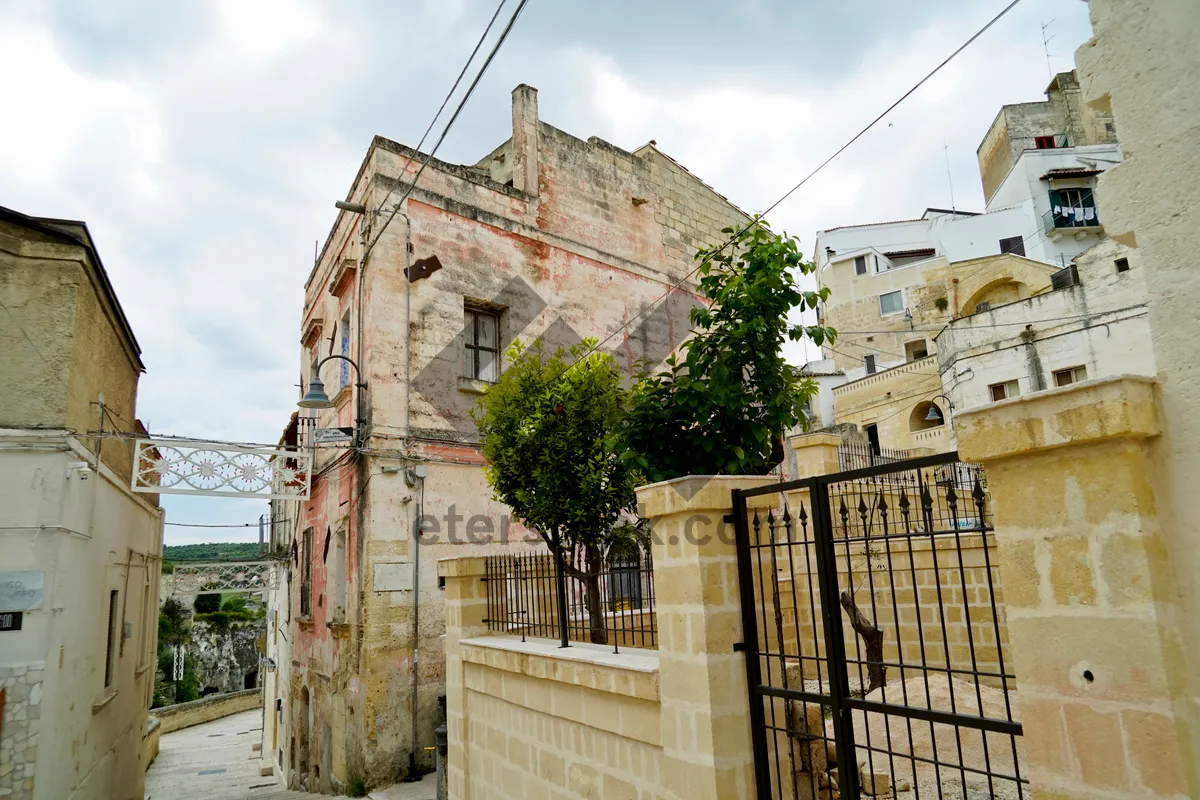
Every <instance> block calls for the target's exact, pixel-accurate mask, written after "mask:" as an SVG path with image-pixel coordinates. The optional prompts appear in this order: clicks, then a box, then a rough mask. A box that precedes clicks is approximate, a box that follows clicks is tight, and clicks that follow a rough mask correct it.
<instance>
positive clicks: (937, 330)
mask: <svg viewBox="0 0 1200 800" xmlns="http://www.w3.org/2000/svg"><path fill="white" fill-rule="evenodd" d="M1033 296H1034V297H1044V296H1045V295H1033ZM1017 302H1020V301H1017ZM1142 305H1144V304H1141V303H1139V304H1137V305H1132V306H1124V307H1122V308H1107V309H1102V310H1099V311H1093V312H1091V313H1089V314H1075V315H1072V316H1066V317H1043V318H1041V319H1023V320H1017V321H1015V322H979V323H973V325H972V327H975V328H1011V327H1016V326H1018V325H1037V324H1039V323H1042V322H1074V321H1078V320H1081V319H1095V318H1096V317H1101V316H1104V315H1105V314H1119V313H1121V312H1122V311H1132V310H1133V309H1135V308H1140V307H1141V306H1142ZM971 316H975V315H973V314H972V315H969V316H966V317H959V318H958V319H959V320H963V319H970V317H971ZM955 321H958V320H955ZM947 327H949V324H947V325H943V326H942V327H940V328H912V329H910V330H908V331H904V330H894V331H885V330H879V331H839V332H838V333H839V335H842V334H845V335H851V336H853V335H859V334H863V335H865V334H887V333H914V332H915V333H940V332H941V331H943V330H945V329H946V328H947ZM855 346H856V347H862V346H863V345H855Z"/></svg>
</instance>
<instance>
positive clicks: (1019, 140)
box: [1009, 133, 1071, 150]
mask: <svg viewBox="0 0 1200 800" xmlns="http://www.w3.org/2000/svg"><path fill="white" fill-rule="evenodd" d="M1009 141H1011V142H1013V143H1014V144H1016V145H1018V146H1019V147H1020V148H1021V149H1022V150H1060V149H1062V148H1064V147H1070V146H1071V145H1070V143H1069V142H1068V141H1067V135H1066V134H1065V133H1054V134H1047V135H1046V136H1017V137H1012V138H1010V139H1009Z"/></svg>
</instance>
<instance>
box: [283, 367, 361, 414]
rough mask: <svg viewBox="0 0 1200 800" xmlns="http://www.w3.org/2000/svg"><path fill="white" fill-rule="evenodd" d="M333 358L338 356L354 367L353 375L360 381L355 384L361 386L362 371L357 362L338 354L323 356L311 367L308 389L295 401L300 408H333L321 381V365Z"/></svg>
mask: <svg viewBox="0 0 1200 800" xmlns="http://www.w3.org/2000/svg"><path fill="white" fill-rule="evenodd" d="M334 358H340V359H342V360H343V361H346V362H348V363H349V364H350V366H352V367H354V375H355V376H356V377H357V378H358V379H359V381H360V383H358V384H356V385H357V386H358V387H359V388H360V389H361V388H362V383H361V381H362V373H360V372H359V370H358V364H355V363H354V360H353V359H351V358H349V357H348V356H343V355H338V354H335V355H332V356H325V358H322V359H321V360H320V361H318V362H317V365H316V366H315V367H313V374H312V379H311V380H310V381H309V382H308V391H307V392H305V393H304V397H302V398H300V402H298V403H296V405H298V406H300V408H333V401H332V400H330V399H329V395H327V394H325V384H324V383H322V382H321V365H322V364H324V363H325V362H326V361H329V360H331V359H334Z"/></svg>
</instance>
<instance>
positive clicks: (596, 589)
mask: <svg viewBox="0 0 1200 800" xmlns="http://www.w3.org/2000/svg"><path fill="white" fill-rule="evenodd" d="M584 558H585V564H584V569H585V570H586V573H585V577H584V579H583V588H584V592H583V602H584V605H585V606H586V607H587V612H588V620H589V628H590V634H591V639H592V644H604V645H607V644H608V625H607V620H606V619H605V616H604V603H603V600H602V599H601V597H600V570H601V567H602V565H603V556H602V554H601V551H600V548H599V547H595V546H592V545H589V546H587V547H586V548H585V549H584Z"/></svg>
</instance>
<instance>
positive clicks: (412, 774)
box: [404, 467, 425, 783]
mask: <svg viewBox="0 0 1200 800" xmlns="http://www.w3.org/2000/svg"><path fill="white" fill-rule="evenodd" d="M424 469H425V468H424V467H413V468H412V474H413V476H414V477H415V478H416V480H418V481H420V484H421V485H420V488H419V489H418V490H417V513H416V521H415V522H414V523H413V612H412V614H413V634H412V635H413V641H412V669H413V677H412V739H411V740H410V747H409V751H408V775H407V776H405V778H404V780H405V782H406V783H414V782H416V781H419V780H420V779H421V778H420V776H419V775H417V717H418V711H419V707H418V705H417V702H418V700H419V699H420V698H419V697H418V694H417V688H418V685H419V680H418V679H419V677H420V672H419V667H420V663H419V661H420V651H421V624H420V622H421V617H420V615H419V611H420V608H421V605H420V603H421V518H422V517H423V516H424V514H425V476H424V475H422V474H421V471H423V470H424Z"/></svg>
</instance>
